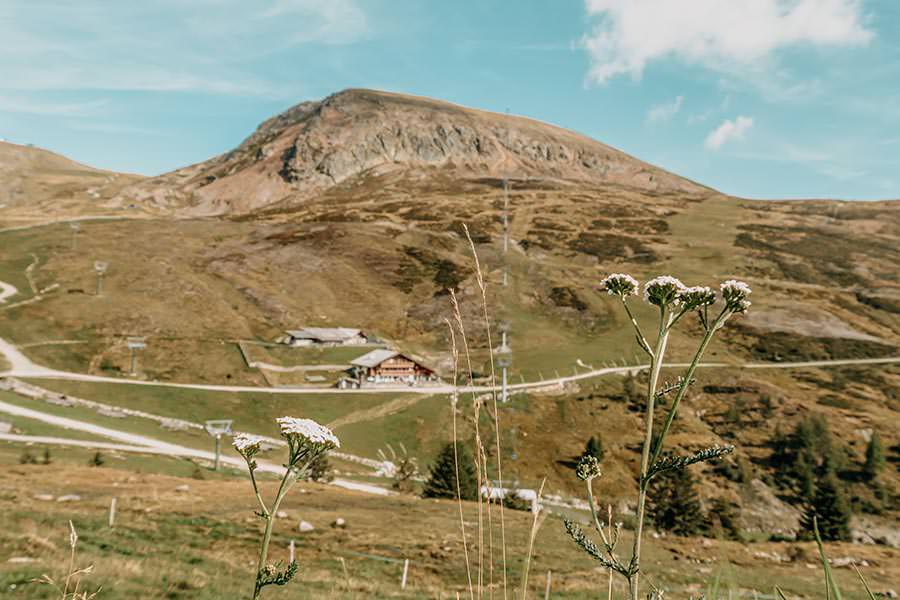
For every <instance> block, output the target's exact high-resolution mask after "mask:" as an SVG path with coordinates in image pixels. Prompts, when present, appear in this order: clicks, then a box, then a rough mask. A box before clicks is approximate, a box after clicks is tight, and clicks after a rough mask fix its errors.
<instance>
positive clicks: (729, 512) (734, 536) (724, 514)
mask: <svg viewBox="0 0 900 600" xmlns="http://www.w3.org/2000/svg"><path fill="white" fill-rule="evenodd" d="M709 518H710V521H713V522H717V523H714V527H713V529H715V530H718V532H719V533H720V534H721V535H722V536H723V537H724V538H725V539H728V540H735V541H742V540H743V539H744V536H743V535H742V534H741V528H740V525H739V524H738V513H737V511H736V510H735V507H734V505H733V504H732V503H731V502H729V501H728V500H726V499H725V498H716V499H715V500H713V501H712V505H711V506H710V509H709ZM715 525H718V527H716V526H715Z"/></svg>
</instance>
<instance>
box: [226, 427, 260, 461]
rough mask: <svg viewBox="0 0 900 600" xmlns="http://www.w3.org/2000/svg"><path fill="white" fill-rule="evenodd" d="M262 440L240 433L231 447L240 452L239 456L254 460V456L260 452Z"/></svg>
mask: <svg viewBox="0 0 900 600" xmlns="http://www.w3.org/2000/svg"><path fill="white" fill-rule="evenodd" d="M261 443H262V438H260V437H257V436H255V435H250V434H247V433H239V434H237V435H236V436H234V439H233V440H232V442H231V445H232V446H234V449H235V450H237V451H238V454H240V455H241V456H243V457H245V458H252V457H253V455H254V454H256V453H257V452H259V448H260V444H261Z"/></svg>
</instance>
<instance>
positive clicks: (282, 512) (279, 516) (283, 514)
mask: <svg viewBox="0 0 900 600" xmlns="http://www.w3.org/2000/svg"><path fill="white" fill-rule="evenodd" d="M288 516H289V515H288V513H287V511H286V510H279V511H278V512H276V513H275V518H276V519H287V518H288Z"/></svg>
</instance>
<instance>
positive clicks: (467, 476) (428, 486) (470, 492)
mask: <svg viewBox="0 0 900 600" xmlns="http://www.w3.org/2000/svg"><path fill="white" fill-rule="evenodd" d="M456 454H457V457H458V461H459V495H460V497H461V498H462V499H463V500H475V499H476V498H477V497H478V482H477V481H476V479H475V465H474V463H473V462H472V457H471V455H470V454H469V452H468V451H467V450H466V448H465V446H463V445H462V444H457V450H456ZM456 471H457V467H456V465H455V464H454V450H453V444H452V443H450V444H447V445H446V446H444V447H443V448H442V449H441V452H440V453H439V454H438V456H437V458H436V459H435V460H434V462H433V463H432V464H431V467H430V474H429V476H428V481H426V482H425V487H424V489H423V490H422V496H423V497H425V498H456V493H457V490H456Z"/></svg>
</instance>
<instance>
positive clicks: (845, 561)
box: [831, 556, 869, 567]
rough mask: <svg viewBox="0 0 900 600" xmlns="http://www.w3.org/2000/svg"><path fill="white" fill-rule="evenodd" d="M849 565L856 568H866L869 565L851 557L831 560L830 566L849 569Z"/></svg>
mask: <svg viewBox="0 0 900 600" xmlns="http://www.w3.org/2000/svg"><path fill="white" fill-rule="evenodd" d="M851 565H856V566H857V567H868V566H869V563H868V561H865V560H857V559H855V558H853V557H852V556H844V557H841V558H834V559H832V560H831V566H833V567H849V566H851Z"/></svg>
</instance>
